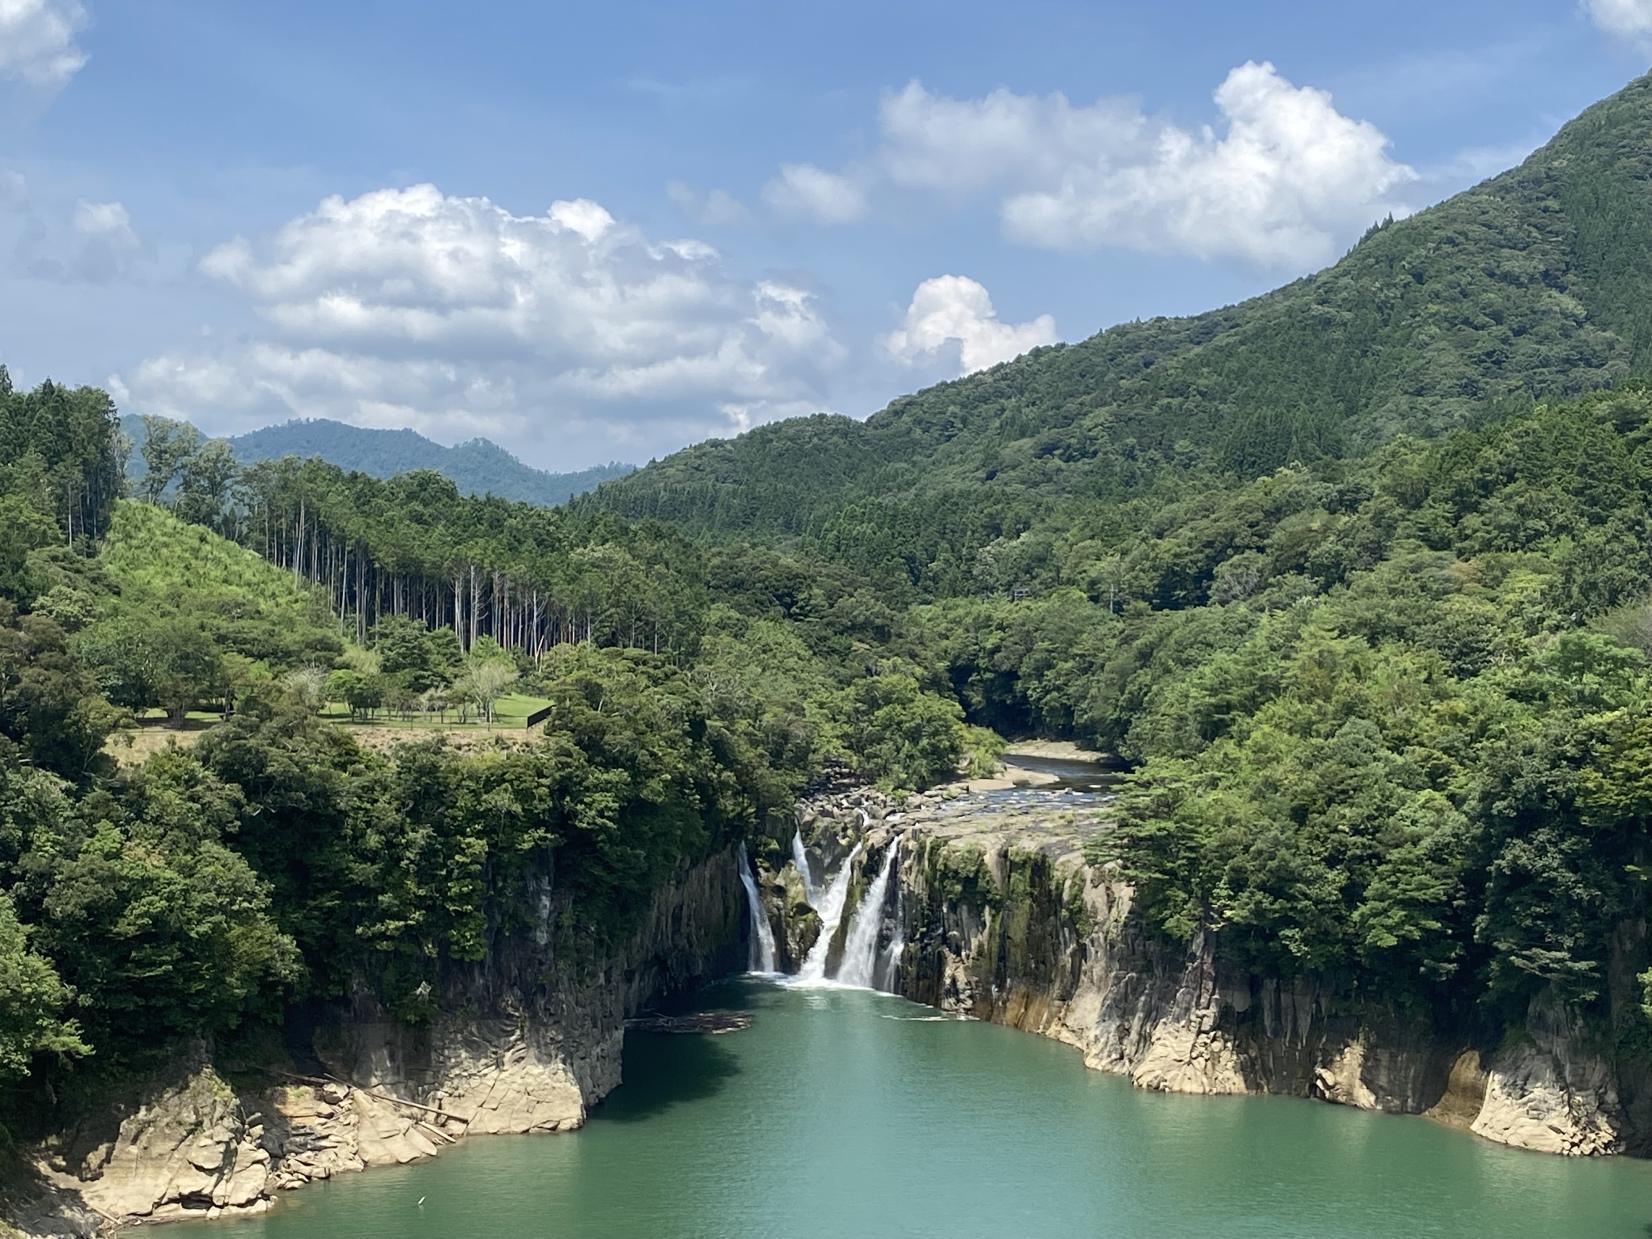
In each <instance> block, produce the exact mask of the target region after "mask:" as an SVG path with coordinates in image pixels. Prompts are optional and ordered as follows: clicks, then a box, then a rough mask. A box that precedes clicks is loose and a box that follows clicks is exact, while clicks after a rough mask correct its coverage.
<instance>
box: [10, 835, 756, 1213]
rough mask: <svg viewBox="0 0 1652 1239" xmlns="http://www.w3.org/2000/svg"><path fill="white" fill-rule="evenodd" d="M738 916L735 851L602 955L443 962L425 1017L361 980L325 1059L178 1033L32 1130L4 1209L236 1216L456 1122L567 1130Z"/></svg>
mask: <svg viewBox="0 0 1652 1239" xmlns="http://www.w3.org/2000/svg"><path fill="white" fill-rule="evenodd" d="M545 886H546V890H545V896H546V902H545V906H546V907H547V908H548V907H549V898H550V893H549V881H548V880H547V881H546V883H545ZM745 933H746V924H745V904H744V900H743V896H742V894H741V891H740V881H739V871H738V867H737V861H736V859H735V854H734V852H733V851H732V850H730V851H728V852H724V853H720V854H718V855H716V856H714V857H712V858H711V859H709V860H707V861H705V862H704V863H702V864H699V865H696V866H693V867H691V868H688V869H686V870H685V871H684V872H683V873H681V874H680V875H679V876H678V877H677V879H676V880H674V881H672V882H670V883H668V884H667V885H666V886H665V887H663V888H662V889H661V890H659V891H658V892H656V893H655V896H654V898H653V900H652V902H651V904H650V906H649V908H648V910H647V912H646V914H645V917H644V920H643V923H642V925H641V927H640V928H639V929H638V930H637V931H636V932H635V933H634V934H633V935H632V937H631V938H630V940H629V941H628V942H626V943H625V944H624V945H623V946H622V947H620V948H619V949H617V950H616V951H615V952H613V954H612V955H611V956H609V957H606V958H600V959H588V958H568V959H564V958H561V957H560V956H559V955H558V954H557V952H556V951H555V949H554V947H553V945H552V943H551V941H550V935H549V932H548V930H546V931H541V932H540V933H538V934H536V935H530V936H529V937H527V938H525V939H521V940H506V941H500V942H498V943H496V944H495V947H494V949H493V950H492V951H491V952H490V955H489V957H488V958H487V959H486V960H484V961H483V962H482V963H481V964H478V965H476V966H474V967H466V968H462V969H458V968H456V969H453V970H452V971H451V975H450V976H449V977H448V978H447V979H446V981H445V982H444V986H443V992H442V1004H441V1005H442V1009H443V1011H444V1012H447V1014H443V1015H441V1016H439V1017H438V1018H437V1019H436V1020H434V1021H433V1022H432V1023H431V1024H429V1025H427V1026H423V1027H418V1028H411V1027H408V1026H406V1025H402V1024H399V1023H397V1022H395V1021H394V1020H391V1019H389V1018H388V1017H386V1016H385V1014H384V1013H383V1012H382V1011H379V1010H378V1009H377V1008H376V1007H375V1006H374V1004H373V1003H372V1002H371V1001H370V1000H368V999H367V998H365V997H363V998H359V999H357V1000H356V1001H355V1002H353V1003H352V1004H350V1005H349V1006H348V1007H347V1008H343V1009H338V1010H333V1011H330V1012H328V1013H326V1015H325V1018H324V1019H323V1020H322V1021H321V1022H320V1024H319V1026H318V1027H317V1029H316V1031H315V1033H314V1036H313V1049H314V1054H315V1056H316V1058H317V1059H319V1061H320V1062H321V1064H322V1065H323V1067H322V1070H321V1072H320V1073H316V1072H315V1071H314V1069H313V1067H312V1069H311V1071H310V1072H309V1073H305V1072H300V1071H298V1070H296V1069H294V1068H292V1067H291V1065H290V1064H287V1063H285V1062H279V1061H272V1062H271V1063H259V1064H257V1065H256V1066H253V1067H250V1068H249V1067H246V1066H244V1065H236V1064H228V1063H226V1062H223V1061H219V1058H218V1056H215V1055H214V1054H213V1052H212V1049H211V1047H209V1046H206V1045H194V1046H187V1047H182V1048H181V1049H180V1052H179V1055H178V1059H177V1061H176V1064H175V1065H174V1066H172V1067H170V1068H168V1069H167V1070H164V1071H162V1072H159V1073H157V1074H155V1075H153V1076H151V1077H150V1078H148V1079H145V1080H139V1081H134V1082H132V1084H131V1085H130V1087H129V1088H128V1089H127V1091H126V1094H125V1095H124V1096H121V1097H117V1098H112V1099H110V1100H109V1101H108V1103H107V1104H106V1105H104V1106H102V1107H100V1108H99V1109H98V1110H97V1111H95V1112H93V1113H89V1114H86V1115H83V1116H82V1117H81V1118H80V1119H79V1120H78V1121H76V1122H74V1123H73V1124H72V1125H71V1126H69V1127H68V1128H67V1129H66V1130H64V1131H62V1132H60V1133H59V1134H58V1135H56V1136H55V1137H54V1138H52V1139H51V1140H50V1141H48V1142H47V1143H46V1144H45V1145H44V1146H42V1147H41V1148H40V1149H39V1150H38V1151H37V1157H36V1166H35V1169H36V1171H37V1175H36V1181H35V1182H34V1184H33V1185H32V1188H33V1191H32V1192H23V1193H18V1195H19V1196H20V1197H22V1199H16V1200H13V1201H12V1202H11V1203H10V1205H9V1210H8V1211H9V1217H8V1218H7V1219H6V1221H9V1222H10V1224H11V1225H12V1226H14V1227H17V1228H19V1229H20V1230H21V1231H22V1233H23V1234H25V1235H31V1236H32V1235H41V1236H44V1235H53V1236H90V1235H98V1234H106V1233H109V1232H110V1231H112V1230H113V1229H114V1228H115V1227H116V1226H117V1225H119V1226H131V1225H142V1224H146V1223H151V1222H164V1221H175V1220H179V1219H183V1218H212V1217H221V1216H225V1215H245V1214H251V1213H257V1212H261V1211H262V1210H264V1209H267V1208H269V1207H270V1205H271V1203H272V1201H273V1200H274V1199H275V1198H276V1196H277V1195H278V1193H280V1192H282V1191H285V1190H289V1189H292V1188H296V1187H301V1186H303V1185H304V1184H307V1183H312V1182H315V1181H316V1180H319V1179H328V1178H331V1177H332V1176H334V1175H336V1174H342V1173H347V1172H350V1171H356V1170H362V1169H365V1168H367V1167H371V1166H381V1165H396V1164H402V1163H406V1162H410V1161H416V1160H418V1159H420V1158H424V1157H430V1156H433V1155H435V1154H437V1153H439V1152H440V1151H441V1149H442V1148H443V1147H444V1146H445V1145H448V1144H451V1143H454V1142H455V1141H458V1140H461V1139H464V1138H465V1137H466V1136H467V1135H479V1134H484V1133H488V1134H492V1133H506V1132H512V1133H516V1132H550V1131H566V1130H569V1129H572V1128H576V1127H579V1126H581V1125H582V1124H583V1123H584V1122H585V1117H586V1114H587V1112H588V1110H589V1108H590V1107H591V1106H592V1105H594V1104H595V1103H596V1102H597V1101H599V1100H600V1099H601V1098H602V1097H604V1096H606V1095H607V1093H609V1092H610V1091H611V1090H612V1089H613V1088H614V1087H615V1086H617V1085H618V1084H619V1082H620V1049H621V1043H622V1040H623V1036H624V1025H625V1020H626V1018H627V1017H629V1016H632V1015H635V1014H636V1013H637V1012H639V1011H641V1010H643V1009H645V1008H646V1007H648V1006H649V1005H650V1004H652V1003H653V1002H655V1001H657V1000H659V999H661V998H663V997H665V996H667V995H670V994H672V993H676V992H679V991H682V990H685V989H688V988H690V987H692V986H694V985H695V984H697V983H699V982H701V981H703V980H706V979H709V978H711V977H715V976H722V975H727V974H728V973H730V972H733V971H737V970H739V968H740V967H741V966H743V964H744V960H745V951H746V947H745V944H744V935H745ZM461 1013H462V1014H461ZM278 1057H279V1056H272V1060H273V1059H275V1058H278ZM329 1077H330V1078H329ZM6 1233H7V1232H6V1226H5V1222H0V1235H4V1234H6Z"/></svg>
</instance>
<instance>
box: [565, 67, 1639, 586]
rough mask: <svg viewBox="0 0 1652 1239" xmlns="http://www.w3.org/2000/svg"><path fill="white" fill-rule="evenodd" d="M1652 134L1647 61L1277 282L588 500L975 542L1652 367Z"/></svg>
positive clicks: (973, 546)
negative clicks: (1555, 126)
mask: <svg viewBox="0 0 1652 1239" xmlns="http://www.w3.org/2000/svg"><path fill="white" fill-rule="evenodd" d="M1649 133H1652V77H1643V78H1640V79H1637V80H1636V81H1634V82H1632V83H1631V84H1630V85H1629V86H1628V87H1626V88H1625V89H1624V90H1623V91H1621V92H1619V93H1618V94H1616V95H1614V96H1612V97H1611V98H1608V99H1606V100H1604V101H1602V102H1601V103H1598V104H1596V105H1595V106H1594V107H1591V108H1590V109H1588V110H1587V111H1586V112H1584V113H1583V114H1582V115H1581V116H1579V117H1578V118H1577V119H1575V120H1573V121H1572V122H1571V123H1569V124H1568V125H1566V126H1565V127H1564V128H1563V129H1562V130H1561V131H1560V132H1559V133H1558V134H1557V135H1556V136H1555V137H1554V139H1553V140H1552V141H1550V142H1549V143H1548V144H1547V145H1546V146H1544V147H1543V148H1542V149H1541V150H1538V151H1537V152H1535V153H1534V154H1533V155H1532V156H1531V157H1530V158H1529V159H1527V160H1526V161H1525V162H1524V163H1523V164H1521V165H1520V166H1519V167H1518V168H1515V169H1513V170H1511V171H1509V172H1506V173H1504V174H1502V175H1501V176H1497V177H1494V178H1492V179H1491V180H1488V181H1486V182H1484V183H1483V184H1481V185H1478V186H1476V187H1474V188H1473V189H1470V190H1468V191H1467V192H1465V193H1461V194H1458V195H1457V196H1455V197H1453V198H1451V199H1449V200H1447V201H1445V202H1443V203H1441V204H1439V205H1438V206H1435V207H1432V208H1430V209H1428V210H1425V211H1422V212H1420V213H1418V214H1417V215H1415V216H1412V217H1410V218H1408V219H1402V220H1397V221H1384V222H1383V223H1381V224H1379V225H1377V226H1374V227H1373V228H1372V229H1371V230H1370V232H1369V233H1368V234H1367V235H1366V236H1365V237H1364V239H1362V240H1361V241H1360V243H1359V244H1358V245H1356V246H1355V247H1354V248H1353V250H1352V251H1351V252H1350V253H1349V254H1348V255H1347V256H1346V257H1344V258H1343V259H1342V260H1341V261H1340V262H1338V263H1336V264H1335V265H1333V266H1331V267H1329V268H1327V269H1326V270H1324V271H1321V272H1319V273H1318V274H1316V275H1312V276H1309V277H1307V278H1304V279H1300V280H1297V281H1295V282H1294V283H1291V284H1288V285H1286V286H1285V287H1283V288H1280V289H1278V290H1277V291H1275V292H1272V293H1269V294H1267V295H1265V296H1261V297H1258V298H1255V299H1253V300H1251V301H1247V302H1244V303H1241V304H1239V305H1235V306H1230V307H1227V308H1225V309H1220V310H1214V311H1211V312H1210V313H1207V314H1201V315H1198V316H1195V317H1192V318H1177V319H1170V318H1161V319H1153V320H1150V321H1144V322H1133V323H1126V324H1123V325H1121V326H1118V327H1114V328H1112V329H1110V330H1107V331H1104V332H1102V333H1101V334H1099V335H1096V336H1094V337H1092V338H1090V339H1088V340H1085V341H1083V342H1082V343H1078V344H1072V345H1058V346H1054V347H1051V348H1044V349H1038V350H1035V351H1034V352H1032V353H1029V354H1027V355H1026V356H1023V357H1021V358H1019V359H1017V360H1015V361H1011V362H1007V363H1004V364H1002V365H999V366H995V367H994V368H992V369H991V370H988V371H985V372H983V373H980V374H975V375H971V376H969V377H967V378H963V379H959V380H957V381H955V382H950V383H943V384H941V385H939V386H936V387H932V388H929V389H928V390H926V391H922V392H919V393H917V394H916V395H912V396H907V397H903V398H901V399H899V400H896V401H894V402H893V403H892V404H890V405H889V407H888V408H886V409H884V410H883V411H882V412H880V413H877V414H875V415H873V416H872V417H871V418H870V419H869V420H867V421H866V422H864V423H860V422H855V421H853V420H850V419H847V418H837V417H826V416H819V417H814V418H808V419H803V420H799V421H792V422H784V423H779V424H775V425H770V426H765V427H762V428H760V429H758V430H754V431H752V432H750V433H749V434H746V435H743V436H741V437H739V438H737V439H733V440H727V441H722V442H712V443H705V444H701V445H699V446H697V447H693V448H689V449H688V450H686V451H684V452H680V453H677V454H676V455H674V456H671V457H668V458H667V459H665V460H663V461H660V462H657V463H655V464H651V465H649V466H648V467H646V468H644V469H642V470H641V471H639V472H637V473H635V474H633V475H631V476H630V477H628V478H625V479H623V480H621V481H619V482H616V483H610V484H608V485H606V486H603V487H602V488H601V489H600V490H599V491H597V492H596V493H595V494H593V495H591V496H589V497H588V498H586V499H584V500H582V501H581V502H583V503H587V504H590V505H592V506H600V507H603V508H605V509H606V510H608V511H612V512H616V513H620V514H623V515H627V516H632V517H648V518H659V519H664V520H669V521H672V522H674V523H676V524H678V525H680V526H682V527H684V528H688V529H694V530H709V531H716V532H723V533H736V534H748V535H751V536H756V537H774V536H777V535H778V536H793V537H797V536H801V537H805V538H807V539H809V540H810V543H811V545H814V546H817V547H822V548H831V549H834V550H847V551H848V552H849V554H850V557H851V558H864V557H865V554H866V552H867V550H868V548H869V546H870V545H871V544H873V543H875V542H877V541H880V540H883V539H886V538H888V537H889V536H891V535H893V536H895V537H898V538H901V537H904V535H905V533H906V532H908V531H912V530H916V531H918V532H919V533H920V534H924V533H927V531H929V530H931V529H933V528H936V527H941V526H946V527H948V532H947V534H946V535H945V537H944V539H943V540H944V541H946V542H947V543H948V544H949V546H950V548H951V550H952V551H953V553H955V554H958V555H963V556H966V557H967V556H971V555H973V554H974V553H975V552H976V550H978V549H979V548H980V547H981V546H982V545H985V544H986V543H988V542H991V541H992V540H993V539H994V538H997V537H1000V536H1003V535H1010V536H1014V535H1016V534H1019V533H1020V532H1022V531H1023V530H1025V529H1026V528H1028V527H1029V525H1031V524H1032V523H1034V522H1036V521H1037V520H1038V519H1039V518H1040V517H1042V516H1044V515H1046V514H1048V513H1050V512H1051V510H1052V509H1054V508H1057V507H1061V506H1066V505H1070V504H1072V503H1074V502H1079V503H1089V502H1095V501H1109V502H1116V501H1118V500H1121V499H1125V498H1129V497H1131V496H1135V495H1139V494H1143V493H1147V492H1150V491H1151V490H1152V489H1153V488H1154V487H1155V486H1156V485H1159V484H1161V482H1162V480H1163V479H1164V477H1165V475H1166V474H1167V473H1169V472H1176V473H1180V472H1186V471H1188V470H1198V469H1203V470H1208V471H1211V472H1214V473H1217V474H1220V475H1223V476H1229V477H1239V478H1245V477H1255V476H1257V475H1259V474H1261V473H1265V472H1267V471H1268V470H1270V469H1273V468H1276V467H1278V466H1280V465H1282V464H1285V463H1287V462H1289V461H1292V460H1303V461H1309V460H1316V459H1324V458H1334V457H1338V456H1343V455H1348V454H1357V453H1359V452H1363V451H1366V450H1369V449H1370V448H1372V447H1374V446H1376V445H1379V444H1381V443H1383V442H1386V441H1387V440H1389V439H1391V438H1392V437H1394V436H1395V435H1398V434H1413V435H1437V434H1441V433H1445V432H1448V431H1450V430H1453V429H1458V428H1464V427H1471V426H1473V425H1475V424H1477V423H1478V422H1479V421H1481V420H1483V419H1484V418H1486V417H1487V416H1489V415H1492V414H1493V413H1494V412H1495V411H1497V410H1501V409H1517V408H1523V407H1530V405H1531V404H1532V403H1533V402H1534V401H1536V400H1542V399H1551V398H1555V397H1564V396H1566V395H1570V394H1575V393H1578V392H1582V391H1586V390H1588V389H1590V388H1593V387H1598V386H1600V385H1602V384H1604V383H1607V382H1610V381H1612V380H1614V379H1617V378H1621V377H1624V376H1628V375H1635V374H1643V373H1646V372H1647V370H1648V367H1649V365H1652V308H1649V307H1652V193H1649V192H1648V181H1649V178H1652V142H1649V141H1648V136H1647V135H1648V134H1649ZM960 509H965V510H967V512H968V516H967V518H966V517H964V516H963V515H961V513H960V511H959V510H960Z"/></svg>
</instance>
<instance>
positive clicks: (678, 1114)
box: [179, 980, 1652, 1239]
mask: <svg viewBox="0 0 1652 1239" xmlns="http://www.w3.org/2000/svg"><path fill="white" fill-rule="evenodd" d="M702 1005H704V1006H706V1007H708V1008H712V1009H742V1010H750V1011H751V1012H752V1014H753V1016H754V1019H753V1023H752V1026H751V1027H750V1028H749V1029H746V1030H744V1031H741V1032H734V1033H728V1034H724V1035H721V1036H709V1035H672V1034H657V1033H656V1034H642V1033H632V1034H630V1035H628V1036H627V1038H626V1047H625V1084H624V1085H623V1086H622V1087H621V1088H620V1089H619V1090H618V1091H617V1092H615V1093H614V1094H613V1096H612V1097H611V1098H610V1099H609V1100H608V1101H606V1102H604V1103H603V1104H602V1105H601V1106H599V1107H598V1108H597V1109H596V1110H595V1111H593V1113H592V1116H591V1121H590V1123H589V1125H588V1126H587V1127H586V1128H585V1129H584V1130H583V1131H580V1132H578V1133H576V1134H572V1135H556V1136H499V1137H483V1138H478V1139H476V1140H474V1141H471V1142H469V1143H468V1144H464V1145H460V1146H457V1147H455V1148H452V1149H449V1150H448V1151H447V1152H445V1153H443V1154H442V1156H441V1157H439V1158H437V1159H436V1160H434V1161H429V1162H423V1163H420V1164H417V1165H414V1166H408V1167H404V1168H396V1169H381V1170H372V1171H369V1172H367V1173H366V1174H361V1175H348V1176H345V1177H343V1178H341V1179H339V1180H336V1181H334V1182H332V1183H329V1184H318V1185H316V1186H313V1187H308V1188H305V1189H304V1190H302V1191H300V1192H296V1193H294V1194H292V1195H290V1196H287V1197H284V1198H283V1199H282V1201H281V1203H280V1204H279V1205H278V1206H277V1207H276V1209H275V1210H274V1211H273V1212H271V1213H270V1214H268V1215H266V1216H265V1217H263V1218H260V1219H256V1220H252V1221H247V1222H238V1223H229V1224H221V1225H216V1226H211V1227H207V1228H204V1229H201V1230H199V1231H191V1232H190V1233H192V1234H199V1235H201V1236H202V1239H344V1237H353V1239H392V1237H394V1239H519V1237H524V1236H530V1237H531V1236H547V1237H548V1236H568V1237H570V1239H572V1237H576V1236H577V1237H579V1239H607V1237H613V1239H620V1237H624V1239H645V1237H650V1236H652V1237H658V1239H688V1237H690V1236H692V1237H693V1239H722V1237H724V1236H728V1237H730V1239H738V1237H745V1236H752V1237H774V1239H877V1237H879V1236H912V1237H916V1236H924V1237H928V1236H935V1237H937V1239H939V1237H941V1236H958V1237H964V1239H974V1237H976V1236H1008V1237H1015V1239H1019V1237H1021V1236H1112V1237H1117V1239H1179V1237H1182V1236H1186V1237H1188V1239H1218V1237H1220V1239H1433V1237H1435V1236H1440V1237H1449V1239H1476V1237H1479V1236H1486V1237H1489V1239H1526V1237H1528V1236H1529V1237H1530V1239H1539V1237H1541V1239H1647V1236H1648V1235H1649V1234H1652V1230H1649V1228H1648V1224H1649V1223H1652V1164H1648V1163H1645V1162H1638V1161H1629V1160H1625V1159H1612V1160H1605V1161H1594V1162H1579V1161H1570V1160H1565V1159H1561V1158H1558V1157H1549V1156H1545V1155H1542V1154H1537V1153H1526V1152H1520V1151H1517V1150H1512V1149H1506V1148H1503V1147H1501V1146H1498V1145H1494V1144H1491V1143H1489V1142H1487V1141H1483V1140H1479V1139H1476V1138H1474V1137H1472V1136H1469V1135H1467V1134H1465V1133H1463V1132H1460V1131H1452V1130H1448V1129H1446V1128H1443V1127H1440V1126H1437V1125H1435V1124H1433V1123H1431V1122H1429V1121H1427V1120H1425V1119H1419V1118H1406V1117H1397V1116H1391V1115H1380V1114H1366V1113H1362V1112H1359V1111H1356V1110H1350V1109H1347V1108H1344V1107H1339V1106H1329V1105H1321V1104H1317V1103H1312V1102H1305V1101H1298V1100H1293V1099H1286V1098H1252V1097H1214V1098H1204V1097H1182V1096H1175V1095H1168V1094H1161V1093H1147V1092H1142V1091H1140V1090H1137V1089H1133V1088H1131V1087H1130V1085H1129V1084H1128V1083H1127V1082H1126V1081H1124V1080H1121V1079H1119V1078H1117V1077H1113V1076H1107V1075H1102V1074H1100V1073H1099V1072H1093V1071H1087V1070H1085V1068H1084V1066H1083V1065H1082V1063H1081V1062H1080V1060H1079V1057H1078V1055H1077V1054H1076V1053H1074V1052H1073V1051H1072V1050H1070V1049H1067V1048H1066V1047H1063V1046H1060V1045H1057V1044H1055V1043H1054V1042H1051V1041H1047V1040H1045V1039H1043V1038H1041V1037H1036V1036H1032V1035H1029V1034H1027V1033H1020V1032H1014V1031H1012V1030H1009V1029H1004V1028H998V1027H994V1026H990V1025H986V1024H980V1023H974V1022H970V1021H963V1020H955V1019H950V1018H945V1017H940V1016H937V1015H935V1014H934V1013H933V1012H931V1011H929V1010H928V1009H927V1008H923V1007H918V1006H914V1005H912V1004H911V1003H908V1002H906V1001H904V1000H902V999H899V998H893V997H890V996H888V995H884V994H875V993H870V992H866V991H856V990H843V989H798V988H786V987H784V986H780V985H776V984H772V983H769V982H763V981H756V980H741V981H736V982H730V983H727V984H724V985H721V986H718V987H715V988H713V989H712V990H710V991H708V992H707V993H706V995H705V996H704V1002H703V1004H702ZM421 1197H422V1198H423V1201H424V1203H423V1204H422V1205H421V1204H419V1203H418V1202H419V1200H420V1198H421ZM179 1234H180V1235H181V1234H183V1232H182V1231H180V1232H179Z"/></svg>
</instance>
